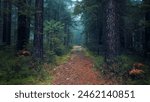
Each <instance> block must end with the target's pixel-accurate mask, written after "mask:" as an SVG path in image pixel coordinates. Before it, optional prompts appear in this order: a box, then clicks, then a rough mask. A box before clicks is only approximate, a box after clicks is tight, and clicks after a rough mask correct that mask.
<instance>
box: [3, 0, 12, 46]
mask: <svg viewBox="0 0 150 102" xmlns="http://www.w3.org/2000/svg"><path fill="white" fill-rule="evenodd" d="M3 9H4V12H3V43H4V44H5V45H10V44H11V0H4V1H3Z"/></svg>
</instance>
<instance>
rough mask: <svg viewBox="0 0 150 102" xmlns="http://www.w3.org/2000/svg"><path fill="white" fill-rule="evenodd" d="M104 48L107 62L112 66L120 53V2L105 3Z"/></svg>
mask: <svg viewBox="0 0 150 102" xmlns="http://www.w3.org/2000/svg"><path fill="white" fill-rule="evenodd" d="M104 6H105V7H104V9H105V10H104V38H105V39H104V48H105V61H106V63H107V64H110V65H111V64H112V63H114V61H115V58H116V57H117V56H118V55H119V53H120V34H119V31H120V30H119V12H118V7H119V2H118V0H105V1H104Z"/></svg>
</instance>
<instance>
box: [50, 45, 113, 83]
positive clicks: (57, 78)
mask: <svg viewBox="0 0 150 102" xmlns="http://www.w3.org/2000/svg"><path fill="white" fill-rule="evenodd" d="M93 66H94V65H93V63H92V60H91V59H90V58H88V57H86V56H85V55H84V53H83V49H82V47H80V46H75V47H74V49H73V50H72V54H71V57H70V59H69V61H68V62H67V63H65V64H62V65H60V66H58V67H57V68H55V69H54V72H53V74H54V79H53V81H52V84H53V85H104V84H115V83H116V82H115V81H113V80H108V79H104V78H103V77H102V76H101V74H100V73H99V71H96V70H95V69H94V68H93Z"/></svg>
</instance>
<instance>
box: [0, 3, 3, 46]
mask: <svg viewBox="0 0 150 102" xmlns="http://www.w3.org/2000/svg"><path fill="white" fill-rule="evenodd" d="M2 21H3V20H2V0H0V45H1V44H2V37H3V36H2V33H3V26H2V24H3V23H2Z"/></svg>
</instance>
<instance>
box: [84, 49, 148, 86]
mask: <svg viewBox="0 0 150 102" xmlns="http://www.w3.org/2000/svg"><path fill="white" fill-rule="evenodd" d="M84 53H85V55H86V56H88V57H90V58H91V59H92V60H93V63H94V68H96V69H97V70H99V71H100V72H101V74H102V75H105V74H103V73H104V68H105V67H104V65H105V61H104V57H103V56H102V55H97V54H95V53H93V52H91V51H88V50H84ZM135 63H142V64H143V65H144V66H143V67H141V70H143V71H144V77H142V78H136V79H133V78H132V77H131V76H130V75H129V71H130V70H132V69H133V65H134V64H135ZM115 77H116V78H117V80H119V82H121V83H120V84H127V85H147V84H148V85H150V64H149V60H145V59H143V58H142V57H140V56H137V55H126V54H124V55H121V56H119V57H118V58H117V69H116V70H115Z"/></svg>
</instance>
